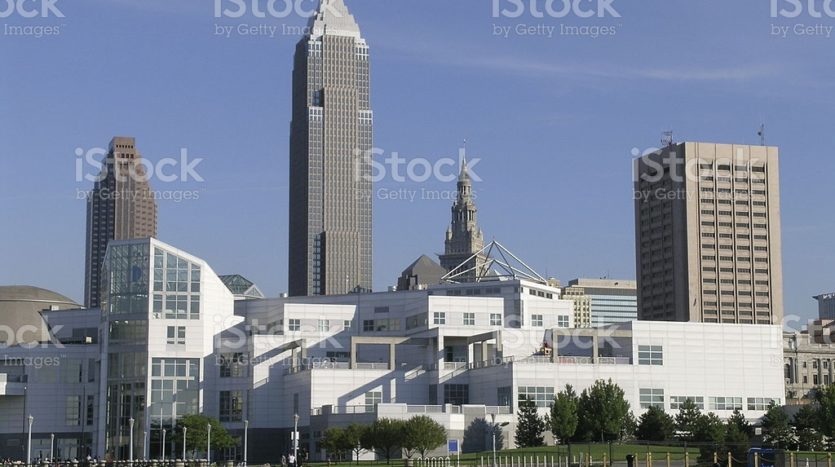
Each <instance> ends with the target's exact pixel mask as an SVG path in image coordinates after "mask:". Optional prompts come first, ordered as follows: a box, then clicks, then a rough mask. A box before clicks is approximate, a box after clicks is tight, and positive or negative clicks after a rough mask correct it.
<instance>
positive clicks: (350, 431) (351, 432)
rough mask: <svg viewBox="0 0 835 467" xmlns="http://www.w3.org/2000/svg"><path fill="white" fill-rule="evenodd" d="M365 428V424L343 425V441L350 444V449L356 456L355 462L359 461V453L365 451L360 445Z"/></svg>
mask: <svg viewBox="0 0 835 467" xmlns="http://www.w3.org/2000/svg"><path fill="white" fill-rule="evenodd" d="M367 429H368V427H367V426H365V425H359V424H357V423H352V424H350V425H348V426H346V427H345V442H346V443H347V444H350V445H351V450H352V451H353V452H354V454H356V456H357V462H359V458H360V454H362V452H363V451H365V448H363V447H362V437H363V436H364V433H365V431H366V430H367Z"/></svg>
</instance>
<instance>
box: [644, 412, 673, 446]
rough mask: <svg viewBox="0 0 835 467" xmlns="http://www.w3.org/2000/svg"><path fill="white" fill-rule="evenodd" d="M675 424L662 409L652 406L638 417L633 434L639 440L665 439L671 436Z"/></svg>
mask: <svg viewBox="0 0 835 467" xmlns="http://www.w3.org/2000/svg"><path fill="white" fill-rule="evenodd" d="M675 430H676V424H675V421H674V420H673V417H671V416H669V415H667V413H666V412H664V409H661V408H658V407H656V406H652V407H650V408H649V409H647V411H646V412H644V414H643V415H641V417H640V418H639V419H638V430H637V431H636V432H635V436H637V438H638V439H639V440H641V441H667V440H669V439H672V438H673V435H674V434H675Z"/></svg>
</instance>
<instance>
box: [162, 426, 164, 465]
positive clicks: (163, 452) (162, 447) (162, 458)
mask: <svg viewBox="0 0 835 467" xmlns="http://www.w3.org/2000/svg"><path fill="white" fill-rule="evenodd" d="M162 461H163V462H165V428H163V429H162Z"/></svg>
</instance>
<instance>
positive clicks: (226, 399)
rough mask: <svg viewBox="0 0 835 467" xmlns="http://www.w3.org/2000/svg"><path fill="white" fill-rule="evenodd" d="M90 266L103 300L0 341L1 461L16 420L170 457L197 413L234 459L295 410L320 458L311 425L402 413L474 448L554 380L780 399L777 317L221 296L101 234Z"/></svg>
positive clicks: (204, 280) (101, 452)
mask: <svg viewBox="0 0 835 467" xmlns="http://www.w3.org/2000/svg"><path fill="white" fill-rule="evenodd" d="M104 265H105V266H104V267H105V271H106V276H105V277H107V278H108V279H107V280H106V281H105V283H104V288H103V291H104V294H103V301H102V304H103V308H102V310H101V311H99V310H77V311H60V312H51V313H46V314H45V319H47V321H48V322H49V324H50V329H51V330H52V331H53V332H54V333H55V335H54V339H53V340H52V342H51V343H49V344H47V345H44V346H41V347H39V348H38V349H37V350H36V351H33V350H32V349H31V348H28V347H26V348H24V347H20V346H13V347H7V348H4V349H2V354H3V358H2V359H0V362H2V366H0V382H2V383H3V384H0V439H3V440H5V442H3V443H0V451H2V452H0V455H2V456H9V457H11V458H13V459H22V458H23V455H25V450H24V449H22V446H24V447H25V443H26V441H25V440H26V431H25V426H26V425H25V424H26V419H27V416H28V415H29V414H31V415H32V417H33V419H34V423H33V428H32V439H33V444H32V445H33V446H35V447H36V449H35V450H34V454H33V455H34V456H35V457H38V456H43V457H46V454H45V452H46V451H45V447H48V446H49V438H50V434H56V436H57V439H58V440H59V445H60V446H61V450H60V454H59V455H60V456H61V457H78V456H84V455H86V454H88V453H89V454H93V455H98V456H99V457H101V458H104V457H105V456H106V455H107V456H112V457H113V458H114V459H117V460H118V459H121V460H124V459H128V458H129V455H130V452H131V449H130V447H131V446H133V453H134V456H135V458H140V457H145V458H160V457H161V456H162V452H163V448H162V444H161V441H162V438H163V431H162V430H166V432H167V433H169V436H168V437H167V438H165V439H166V443H165V452H167V453H168V456H172V453H180V452H182V451H181V449H182V445H181V444H180V440H179V438H178V437H177V436H171V434H172V433H175V428H174V427H175V424H176V420H177V419H178V418H180V417H182V416H183V415H186V414H193V413H202V414H205V415H208V416H210V417H214V418H217V419H219V420H220V421H221V423H222V424H223V425H224V426H225V427H226V428H227V429H228V430H229V432H230V433H231V435H232V436H233V438H235V439H236V440H238V441H237V442H238V445H237V447H233V448H231V449H228V450H223V451H221V450H215V452H213V455H212V459H213V460H225V459H230V460H235V459H237V460H241V459H242V449H241V448H242V446H241V443H242V439H243V437H244V430H245V429H246V430H247V431H246V436H247V439H248V461H249V462H253V463H264V462H274V461H275V459H277V458H278V457H279V456H280V455H281V454H286V453H287V452H289V451H290V450H291V444H290V439H291V437H290V433H291V431H292V427H293V421H294V415H298V416H299V419H298V426H299V431H300V440H301V448H302V449H303V450H305V451H308V452H309V453H310V458H311V459H312V460H320V459H325V458H326V455H327V453H326V452H325V451H324V450H323V449H322V447H321V445H320V441H321V438H322V433H323V432H324V431H325V429H326V428H327V427H330V426H343V425H345V424H348V423H353V422H356V423H367V422H370V421H373V420H375V419H377V418H381V417H392V418H403V419H405V418H409V417H412V416H414V415H416V414H426V415H428V416H430V417H432V418H433V419H435V420H436V421H439V422H440V423H442V424H443V425H444V426H445V428H446V429H447V430H448V432H449V436H450V437H451V438H458V439H461V440H462V441H463V447H464V449H465V450H483V449H484V448H485V444H484V442H485V438H484V436H481V435H478V434H476V435H475V436H473V433H474V432H475V433H482V432H483V430H482V432H479V431H478V429H479V427H482V428H483V427H484V425H485V420H489V419H490V418H491V416H492V415H494V414H495V415H496V417H497V420H496V421H497V422H498V423H504V422H507V423H508V425H507V427H506V428H505V434H504V440H505V443H506V444H505V446H507V445H508V444H509V442H510V440H512V439H513V433H514V430H515V426H516V416H515V414H516V412H517V409H518V401H519V400H520V399H523V398H532V399H533V400H534V401H535V403H536V404H537V406H538V407H539V409H540V411H541V412H542V414H545V413H546V412H547V410H548V405H549V404H550V402H551V400H552V399H553V396H554V394H555V392H557V391H559V390H561V389H562V388H563V387H564V386H565V384H571V385H573V386H574V387H575V389H576V390H577V391H582V390H583V389H585V388H587V387H590V386H591V385H592V384H594V382H595V381H596V380H600V379H607V380H608V379H612V381H614V382H615V383H617V384H618V385H619V386H620V387H621V388H623V390H624V393H625V396H626V399H627V400H628V401H629V403H630V405H631V407H632V410H633V411H634V412H635V413H636V415H640V413H642V412H643V411H644V410H646V409H647V408H648V407H651V406H658V407H661V408H663V409H664V410H666V411H668V412H670V413H674V412H675V411H676V410H677V409H678V406H679V404H680V403H681V402H683V401H684V400H686V399H692V400H694V401H695V402H696V403H697V405H699V406H700V407H702V408H703V409H704V410H705V411H713V412H715V413H716V414H717V415H719V416H720V417H727V416H730V414H731V413H732V411H733V410H734V409H740V410H742V413H743V414H745V416H746V417H748V418H749V419H752V420H756V419H757V418H759V417H761V416H762V415H763V414H764V412H765V409H766V407H767V405H768V403H770V402H771V401H777V402H782V400H783V397H784V386H783V365H782V362H783V347H782V341H781V338H782V333H781V329H780V327H779V326H773V325H738V324H709V323H670V322H647V321H633V322H630V323H621V324H618V325H613V326H609V327H603V328H595V329H575V328H573V322H572V321H573V319H572V318H573V310H572V305H571V302H569V301H566V300H561V299H559V296H560V290H559V289H557V288H554V287H550V286H548V285H546V284H544V283H538V282H532V281H528V280H521V279H520V280H503V281H502V280H496V281H482V282H476V283H461V284H444V285H436V286H430V287H428V288H427V289H425V290H415V291H406V292H384V293H365V294H357V293H353V294H345V295H332V296H318V297H291V298H271V299H252V300H235V297H234V295H233V294H232V293H231V292H230V291H229V290H228V289H227V287H226V286H225V285H224V283H223V282H222V281H221V280H220V278H219V277H218V276H217V275H216V274H215V273H214V272H213V271H212V269H211V267H210V266H209V265H208V264H207V263H206V262H205V261H203V260H202V259H200V258H197V257H194V256H192V255H190V254H188V253H187V252H184V251H181V250H179V249H177V248H175V247H173V246H171V245H167V244H164V243H162V242H159V241H157V240H154V239H146V240H135V241H118V242H111V244H110V246H109V248H108V252H107V254H106V258H105V263H104ZM79 336H86V337H83V338H81V339H79V338H78V337H79ZM729 353H733V355H734V358H732V359H729V358H727V355H728V354H729ZM34 357H38V358H39V359H40V360H37V361H35V360H33V358H34ZM46 359H49V360H46ZM46 361H49V362H50V364H49V365H45V364H44V362H46ZM131 420H133V421H134V423H133V429H131V423H130V421H131ZM131 434H132V436H131ZM482 434H484V433H482ZM439 453H440V451H439ZM174 455H176V454H174ZM188 455H189V456H192V455H193V454H191V453H188ZM205 455H206V453H205V452H198V453H196V456H197V457H200V458H205Z"/></svg>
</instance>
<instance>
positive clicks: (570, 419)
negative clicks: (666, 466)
mask: <svg viewBox="0 0 835 467" xmlns="http://www.w3.org/2000/svg"><path fill="white" fill-rule="evenodd" d="M761 426H762V429H763V444H764V445H765V446H767V447H774V448H780V449H801V450H809V451H811V450H821V449H824V448H827V447H829V446H828V445H829V444H830V442H829V440H835V385H830V386H827V387H824V388H821V389H819V390H818V391H817V393H816V396H815V399H814V402H813V403H812V404H809V405H806V406H803V407H802V408H801V409H800V410H799V411H798V412H797V413H796V414H795V415H794V417H792V418H790V417H789V416H788V415H787V414H786V412H785V411H784V410H783V409H782V408H781V407H779V406H777V405H775V404H773V403H772V404H771V405H770V406H769V408H768V411H767V413H766V415H765V416H764V417H763V419H762V423H761ZM546 430H550V431H551V433H552V434H553V436H554V438H555V439H556V440H557V442H558V443H561V444H564V443H571V442H589V441H604V442H605V441H615V440H619V441H628V440H633V439H636V440H640V441H652V442H674V441H676V442H681V443H691V444H693V445H698V446H699V447H700V450H701V451H702V453H701V457H703V458H709V457H711V456H712V453H713V452H717V451H718V452H723V453H724V452H731V453H732V455H733V456H734V457H735V458H737V459H745V458H746V456H747V451H748V448H749V447H750V446H751V442H752V440H753V437H754V427H753V426H752V425H751V424H750V423H749V422H748V421H747V420H746V419H745V416H744V415H742V413H741V412H740V411H739V410H738V409H737V410H734V412H733V414H732V415H731V417H729V418H728V419H727V420H725V421H722V419H720V418H719V417H718V416H717V415H716V414H714V413H713V412H709V413H702V410H701V409H700V408H699V407H698V406H697V405H696V403H695V401H693V400H691V399H687V400H685V401H684V402H683V403H681V404H680V405H679V409H678V413H677V414H676V415H675V416H671V415H669V414H667V413H666V412H665V411H664V410H663V409H662V408H660V407H657V406H651V407H649V408H648V409H647V410H646V411H645V412H644V413H643V414H642V415H641V416H640V418H637V419H636V418H635V416H634V414H633V413H632V411H631V410H630V404H629V402H628V401H627V400H626V398H625V396H624V392H623V390H622V389H621V388H620V387H619V386H618V385H617V384H615V383H613V382H612V381H611V380H609V381H603V380H598V381H597V382H595V383H594V385H593V386H592V387H590V388H588V389H586V390H584V391H583V392H582V393H580V394H579V395H578V394H577V393H576V392H575V390H574V389H573V388H572V387H571V385H566V387H565V389H563V390H562V391H560V392H559V393H557V394H556V395H555V396H554V400H553V404H552V405H551V409H550V412H549V414H548V415H546V416H544V417H542V416H540V415H539V414H538V412H537V409H536V404H535V403H534V402H533V401H532V400H530V399H523V400H521V401H520V402H519V412H518V414H517V428H516V439H515V441H516V446H517V447H536V446H542V445H544V432H545V431H546Z"/></svg>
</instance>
